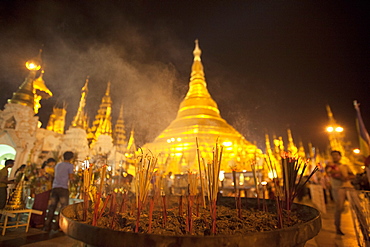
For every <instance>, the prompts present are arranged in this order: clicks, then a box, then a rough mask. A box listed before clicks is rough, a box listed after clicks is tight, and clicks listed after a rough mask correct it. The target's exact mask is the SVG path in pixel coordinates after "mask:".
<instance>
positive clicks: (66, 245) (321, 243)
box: [0, 199, 358, 247]
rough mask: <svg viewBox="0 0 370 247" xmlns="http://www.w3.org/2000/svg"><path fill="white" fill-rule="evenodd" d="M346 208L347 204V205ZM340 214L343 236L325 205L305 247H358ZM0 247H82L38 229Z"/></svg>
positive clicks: (5, 239) (2, 240)
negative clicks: (315, 232)
mask: <svg viewBox="0 0 370 247" xmlns="http://www.w3.org/2000/svg"><path fill="white" fill-rule="evenodd" d="M302 203H304V204H307V205H309V206H312V203H311V201H309V200H308V199H305V200H304V201H303V202H302ZM347 206H348V204H347ZM346 208H347V210H346V211H345V212H344V213H343V214H342V231H343V232H344V233H345V236H339V235H336V234H335V227H334V204H333V203H329V204H328V205H327V212H328V213H327V214H323V215H322V229H321V231H320V232H319V234H318V235H317V236H316V237H315V238H313V239H311V240H309V241H308V242H307V243H306V247H347V246H358V245H357V240H356V235H355V232H354V228H353V223H352V217H351V212H350V210H349V207H346ZM0 246H6V247H18V246H25V247H49V246H53V247H54V246H55V247H62V246H63V247H83V244H82V243H81V242H79V241H77V240H74V239H72V238H69V237H68V236H66V235H64V234H63V233H62V232H54V231H52V232H50V233H47V232H44V231H42V230H39V229H35V228H30V230H29V232H28V233H25V227H21V228H19V229H8V230H7V231H6V234H5V236H0Z"/></svg>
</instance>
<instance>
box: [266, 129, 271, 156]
mask: <svg viewBox="0 0 370 247" xmlns="http://www.w3.org/2000/svg"><path fill="white" fill-rule="evenodd" d="M265 145H266V154H267V155H270V154H272V149H271V143H270V137H269V135H268V134H265Z"/></svg>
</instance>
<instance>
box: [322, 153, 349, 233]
mask: <svg viewBox="0 0 370 247" xmlns="http://www.w3.org/2000/svg"><path fill="white" fill-rule="evenodd" d="M330 154H331V157H332V160H333V162H330V163H328V164H327V166H326V171H327V173H328V175H329V176H330V180H331V186H332V192H333V198H334V201H335V212H334V224H335V228H336V232H337V234H338V235H344V233H343V232H342V230H341V228H340V226H341V224H340V223H341V214H342V212H343V210H344V203H345V200H346V197H347V196H346V193H347V191H348V190H350V191H352V190H354V188H353V186H352V184H351V179H353V178H354V177H355V175H354V174H353V172H352V171H351V169H350V168H349V167H348V165H345V164H342V163H341V162H340V161H341V158H342V154H341V153H340V152H339V151H332V152H331V153H330Z"/></svg>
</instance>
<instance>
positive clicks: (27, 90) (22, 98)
mask: <svg viewBox="0 0 370 247" xmlns="http://www.w3.org/2000/svg"><path fill="white" fill-rule="evenodd" d="M41 53H42V50H40V52H39V55H38V56H37V57H36V58H34V59H31V60H28V61H27V62H26V67H27V69H28V70H29V71H30V72H29V73H28V76H27V77H26V79H25V80H24V82H23V83H22V85H21V86H20V87H19V88H18V90H17V92H15V93H13V97H12V98H11V99H9V100H8V103H11V104H20V105H24V106H29V107H31V108H32V109H34V105H35V95H34V91H33V81H34V80H35V78H36V73H37V71H38V70H40V69H41V64H42V60H41Z"/></svg>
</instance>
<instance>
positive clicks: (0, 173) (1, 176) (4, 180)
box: [0, 160, 14, 209]
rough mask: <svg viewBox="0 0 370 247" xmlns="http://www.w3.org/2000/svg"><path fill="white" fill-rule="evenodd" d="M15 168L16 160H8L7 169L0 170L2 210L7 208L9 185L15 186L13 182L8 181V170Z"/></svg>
mask: <svg viewBox="0 0 370 247" xmlns="http://www.w3.org/2000/svg"><path fill="white" fill-rule="evenodd" d="M13 166H14V160H6V161H5V167H4V168H3V169H1V170H0V209H3V208H5V205H6V200H7V198H8V191H7V189H8V184H13V183H14V181H13V180H8V169H9V168H12V167H13Z"/></svg>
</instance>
